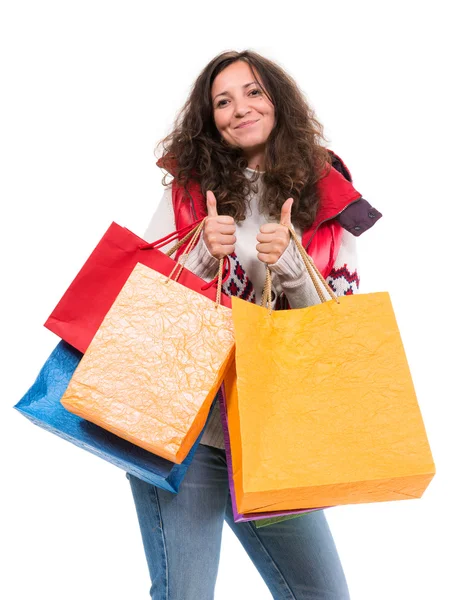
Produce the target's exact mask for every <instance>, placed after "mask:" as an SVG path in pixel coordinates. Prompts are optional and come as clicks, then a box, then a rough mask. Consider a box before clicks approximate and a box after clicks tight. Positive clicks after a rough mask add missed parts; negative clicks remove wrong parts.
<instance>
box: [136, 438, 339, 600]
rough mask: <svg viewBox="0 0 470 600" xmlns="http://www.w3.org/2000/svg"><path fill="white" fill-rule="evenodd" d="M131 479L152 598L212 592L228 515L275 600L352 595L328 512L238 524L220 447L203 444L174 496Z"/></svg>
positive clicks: (205, 596)
mask: <svg viewBox="0 0 470 600" xmlns="http://www.w3.org/2000/svg"><path fill="white" fill-rule="evenodd" d="M127 477H128V479H129V481H130V483H131V488H132V493H133V496H134V502H135V505H136V509H137V516H138V519H139V525H140V529H141V533H142V540H143V543H144V549H145V554H146V557H147V563H148V567H149V571H150V577H151V581H152V585H151V588H150V596H151V598H152V600H211V599H213V598H214V588H215V581H216V578H217V569H218V564H219V555H220V544H221V538H222V527H223V523H224V520H225V521H226V522H227V523H228V524H229V526H230V527H231V529H232V530H233V532H234V533H235V535H236V536H237V537H238V539H239V540H240V542H241V543H242V545H243V547H244V548H245V550H246V551H247V553H248V555H249V556H250V558H251V560H252V561H253V563H254V564H255V566H256V568H257V569H258V571H259V572H260V574H261V576H262V577H263V579H264V581H265V582H266V585H267V586H268V588H269V590H270V592H271V594H272V595H273V598H274V599H275V600H307V599H308V600H348V599H349V593H348V588H347V585H346V581H345V577H344V574H343V570H342V567H341V563H340V561H339V557H338V554H337V551H336V547H335V544H334V541H333V538H332V536H331V533H330V530H329V527H328V524H327V522H326V519H325V515H324V514H323V511H321V510H320V511H316V512H313V513H309V514H306V515H303V516H301V517H298V518H295V519H289V520H287V521H284V522H281V523H276V524H274V525H268V526H266V527H262V528H260V529H257V528H256V527H255V526H254V525H253V524H252V523H250V522H247V523H234V521H233V514H232V508H231V501H230V497H229V486H228V479H227V463H226V458H225V452H224V451H223V450H219V449H218V448H212V447H210V446H204V445H202V444H201V445H199V447H198V449H197V451H196V453H195V456H194V459H193V462H192V464H191V466H190V467H189V469H188V471H187V473H186V476H185V478H184V480H183V482H182V484H181V487H180V490H179V492H178V494H176V495H175V494H172V493H170V492H167V491H165V490H162V489H159V488H156V487H154V486H152V485H150V484H148V483H145V482H143V481H141V480H140V479H137V478H136V477H134V476H132V475H129V474H128V475H127ZM248 600H251V598H249V599H248Z"/></svg>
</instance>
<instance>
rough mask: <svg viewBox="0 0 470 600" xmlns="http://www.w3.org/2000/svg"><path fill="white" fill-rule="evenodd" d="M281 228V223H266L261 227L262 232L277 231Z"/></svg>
mask: <svg viewBox="0 0 470 600" xmlns="http://www.w3.org/2000/svg"><path fill="white" fill-rule="evenodd" d="M278 229H279V223H265V224H264V225H261V227H260V228H259V230H260V233H275V232H276V231H277V230H278Z"/></svg>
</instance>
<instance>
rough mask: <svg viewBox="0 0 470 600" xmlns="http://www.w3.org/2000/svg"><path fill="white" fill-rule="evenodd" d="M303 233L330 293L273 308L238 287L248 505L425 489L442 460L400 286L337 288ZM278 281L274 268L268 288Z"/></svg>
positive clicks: (234, 396) (235, 376)
mask: <svg viewBox="0 0 470 600" xmlns="http://www.w3.org/2000/svg"><path fill="white" fill-rule="evenodd" d="M291 234H292V235H294V232H293V230H291ZM294 241H295V243H296V245H297V247H298V249H299V252H300V253H301V255H302V257H303V259H304V262H305V264H306V267H307V269H308V271H309V274H310V276H311V277H312V280H313V282H314V284H315V287H316V289H317V292H318V294H319V296H320V298H321V299H322V303H321V304H319V305H316V306H311V307H308V308H302V309H294V310H284V311H275V312H273V311H272V310H271V308H270V307H269V308H268V309H266V308H265V307H264V306H256V305H254V304H251V303H249V302H245V301H243V300H241V299H239V298H232V317H233V323H234V330H235V347H236V352H235V364H232V365H231V368H230V369H229V372H228V374H227V376H226V379H225V390H226V396H227V413H228V426H229V430H230V440H231V446H232V461H233V474H234V485H235V495H236V504H237V508H238V510H239V512H244V513H245V512H266V511H274V510H288V509H289V510H293V509H301V508H317V507H321V506H335V505H341V504H355V503H362V502H379V501H384V500H399V499H406V498H418V497H421V495H422V494H423V492H424V490H425V489H426V487H427V486H428V484H429V482H430V481H431V479H432V477H433V475H434V473H435V468H434V463H433V459H432V455H431V450H430V447H429V444H428V440H427V436H426V431H425V428H424V424H423V421H422V417H421V413H420V410H419V406H418V403H417V399H416V395H415V391H414V387H413V382H412V379H411V374H410V371H409V367H408V363H407V360H406V355H405V351H404V348H403V344H402V341H401V338H400V333H399V330H398V326H397V323H396V320H395V316H394V312H393V307H392V304H391V301H390V297H389V295H388V293H385V292H381V293H373V294H358V295H351V296H344V297H341V298H340V299H338V298H336V296H335V295H334V294H333V292H331V290H329V288H328V286H327V284H326V282H325V280H324V279H323V278H322V277H321V275H320V274H319V273H318V271H317V270H316V269H315V267H314V266H313V265H312V264H311V262H310V260H309V258H308V256H307V255H306V252H305V250H304V249H303V248H302V246H301V245H300V242H299V241H298V240H297V239H296V238H294ZM318 278H320V279H321V281H322V282H323V284H324V285H325V286H326V288H327V289H328V290H329V293H330V295H331V296H332V299H331V300H329V301H326V298H325V296H324V294H323V291H322V287H321V284H319V282H318ZM269 281H270V277H269V271H267V286H266V289H265V295H264V298H269V297H270V289H269ZM235 368H236V370H235Z"/></svg>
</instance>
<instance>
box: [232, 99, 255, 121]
mask: <svg viewBox="0 0 470 600" xmlns="http://www.w3.org/2000/svg"><path fill="white" fill-rule="evenodd" d="M249 112H251V109H250V107H249V105H248V101H247V99H246V98H241V99H239V100H236V101H235V113H234V114H235V116H236V117H239V118H241V119H242V118H243V117H244V116H245V115H247V114H248V113H249Z"/></svg>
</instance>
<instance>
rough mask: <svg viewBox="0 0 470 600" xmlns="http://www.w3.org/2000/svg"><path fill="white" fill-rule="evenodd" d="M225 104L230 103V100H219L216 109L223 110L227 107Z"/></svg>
mask: <svg viewBox="0 0 470 600" xmlns="http://www.w3.org/2000/svg"><path fill="white" fill-rule="evenodd" d="M224 102H228V100H219V101H218V102H217V104H216V105H215V106H216V108H223V107H224V106H226V105H225V104H223V103H224Z"/></svg>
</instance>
